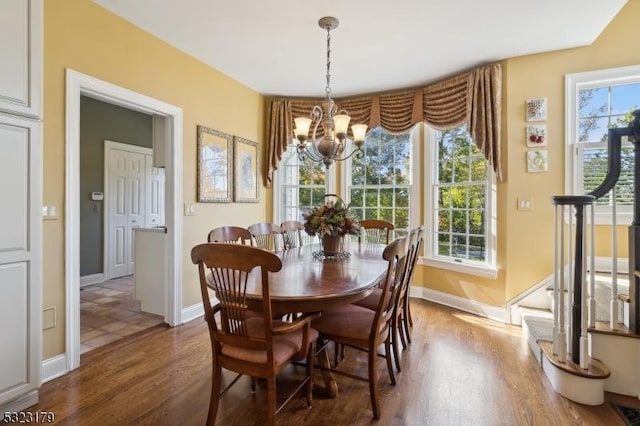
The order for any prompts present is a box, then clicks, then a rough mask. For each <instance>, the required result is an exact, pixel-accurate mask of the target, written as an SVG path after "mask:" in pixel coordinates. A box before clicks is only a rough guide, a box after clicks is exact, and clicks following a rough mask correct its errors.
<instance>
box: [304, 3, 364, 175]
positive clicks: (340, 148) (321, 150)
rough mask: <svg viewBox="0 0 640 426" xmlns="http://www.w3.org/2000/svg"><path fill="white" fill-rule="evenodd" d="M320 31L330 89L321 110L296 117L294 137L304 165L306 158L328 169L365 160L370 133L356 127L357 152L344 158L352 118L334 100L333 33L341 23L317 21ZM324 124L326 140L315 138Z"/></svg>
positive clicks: (354, 130)
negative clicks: (324, 41) (324, 37)
mask: <svg viewBox="0 0 640 426" xmlns="http://www.w3.org/2000/svg"><path fill="white" fill-rule="evenodd" d="M318 25H319V26H320V28H323V29H325V30H327V86H326V88H325V93H326V98H325V99H324V101H323V102H322V107H321V106H319V105H316V106H314V107H313V109H312V110H311V114H310V118H309V117H296V118H295V119H294V122H295V124H296V127H295V136H296V139H298V145H297V147H296V149H297V151H298V158H299V159H300V161H304V157H305V155H306V156H307V157H309V158H310V159H311V160H313V161H315V162H318V163H320V162H322V163H323V164H324V165H325V168H327V169H328V168H329V166H331V164H333V162H334V161H343V160H346V159H347V158H349V157H351V156H352V155H355V156H356V158H362V157H363V156H364V151H363V150H362V144H363V143H364V138H365V135H366V133H367V125H366V124H353V125H352V126H351V132H352V134H353V143H354V144H355V146H356V147H355V149H354V150H353V151H352V152H351V154H348V155H345V156H343V154H344V150H345V147H346V143H347V129H348V127H349V122H350V121H351V117H350V116H349V115H348V113H347V111H344V110H341V111H338V110H337V109H338V108H337V106H336V104H335V102H334V101H333V99H331V73H330V70H331V30H333V29H335V28H337V27H338V19H336V18H334V17H332V16H325V17H324V18H320V20H319V21H318ZM314 121H315V126H314V128H313V135H312V138H311V139H309V129H310V128H311V124H312V123H313V122H314ZM320 124H322V130H323V136H322V137H316V132H317V130H318V125H320Z"/></svg>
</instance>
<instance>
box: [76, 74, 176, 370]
mask: <svg viewBox="0 0 640 426" xmlns="http://www.w3.org/2000/svg"><path fill="white" fill-rule="evenodd" d="M81 96H89V97H91V98H94V99H98V100H100V101H103V102H108V103H110V104H113V105H118V106H121V107H124V108H128V109H133V110H135V111H139V112H142V113H145V114H149V115H155V114H157V115H161V116H164V117H166V118H167V121H168V122H169V123H168V124H167V126H168V127H169V128H170V129H171V131H170V132H169V137H168V138H167V141H168V143H167V144H166V146H165V147H164V149H165V158H167V159H169V161H168V162H167V164H166V181H165V182H166V191H165V212H166V221H165V222H166V225H167V246H168V255H167V263H168V265H167V267H168V270H169V276H168V278H167V285H166V287H165V300H166V304H167V309H166V310H165V312H166V314H165V322H166V323H168V324H169V325H170V326H176V325H178V324H181V323H182V319H181V314H182V268H183V256H184V252H183V248H182V245H183V229H182V191H183V183H182V181H183V172H182V168H183V161H182V157H183V148H182V146H183V141H182V138H183V128H182V127H183V124H182V122H183V118H182V117H183V112H182V108H179V107H176V106H174V105H170V104H168V103H165V102H162V101H160V100H158V99H154V98H151V97H149V96H146V95H143V94H140V93H137V92H134V91H131V90H129V89H126V88H124V87H120V86H116V85H114V84H111V83H108V82H106V81H102V80H99V79H97V78H94V77H91V76H89V75H86V74H82V73H80V72H78V71H74V70H72V69H68V68H67V70H66V100H65V105H66V114H65V141H66V149H65V165H66V166H65V195H66V203H65V242H66V244H65V283H66V284H65V296H66V297H65V306H66V309H65V320H66V321H65V323H66V330H65V336H66V339H65V340H66V354H67V370H69V371H71V370H73V369H75V368H77V367H78V366H79V365H80V274H79V272H78V271H80V228H79V226H78V224H79V223H80V208H79V206H80V97H81Z"/></svg>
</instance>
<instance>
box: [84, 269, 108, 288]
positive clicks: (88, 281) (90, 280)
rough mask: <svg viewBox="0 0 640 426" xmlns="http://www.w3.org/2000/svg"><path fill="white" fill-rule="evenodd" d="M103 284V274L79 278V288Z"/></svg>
mask: <svg viewBox="0 0 640 426" xmlns="http://www.w3.org/2000/svg"><path fill="white" fill-rule="evenodd" d="M103 282H105V279H104V273H103V272H100V273H99V274H91V275H84V276H82V277H80V287H85V286H88V285H92V284H100V283H103Z"/></svg>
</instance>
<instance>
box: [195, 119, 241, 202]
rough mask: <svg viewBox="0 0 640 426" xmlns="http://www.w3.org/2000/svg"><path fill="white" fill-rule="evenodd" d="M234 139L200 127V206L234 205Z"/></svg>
mask: <svg viewBox="0 0 640 426" xmlns="http://www.w3.org/2000/svg"><path fill="white" fill-rule="evenodd" d="M232 142H233V137H232V136H231V135H228V134H226V133H223V132H219V131H218V130H214V129H210V128H208V127H205V126H198V202H200V203H230V202H231V201H233V186H232V181H233V180H232V179H233V146H232Z"/></svg>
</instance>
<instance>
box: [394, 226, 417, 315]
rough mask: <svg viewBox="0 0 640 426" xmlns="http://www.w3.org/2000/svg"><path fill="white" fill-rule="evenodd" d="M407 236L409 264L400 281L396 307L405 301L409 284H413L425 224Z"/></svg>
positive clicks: (407, 261)
mask: <svg viewBox="0 0 640 426" xmlns="http://www.w3.org/2000/svg"><path fill="white" fill-rule="evenodd" d="M406 238H407V239H408V244H409V246H408V252H407V260H406V263H407V265H406V272H405V274H404V277H403V280H402V282H401V283H400V290H399V291H398V295H397V300H396V301H395V304H396V309H398V308H400V306H401V305H402V304H404V303H405V299H406V298H407V297H408V293H409V286H410V285H411V280H412V279H413V274H414V272H415V267H416V264H417V263H418V258H419V257H420V249H421V247H422V240H423V238H424V226H418V227H416V228H414V229H412V230H411V232H410V233H409V235H408V236H407V237H406Z"/></svg>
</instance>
